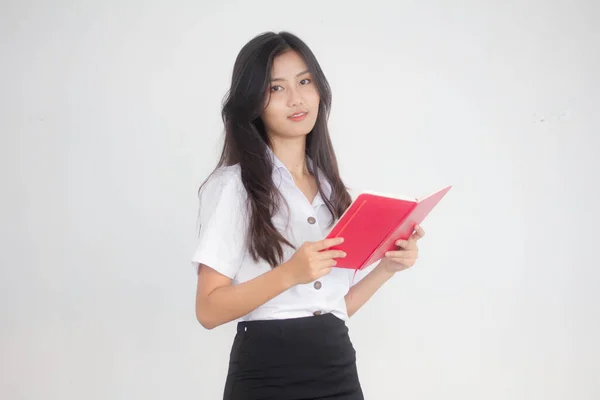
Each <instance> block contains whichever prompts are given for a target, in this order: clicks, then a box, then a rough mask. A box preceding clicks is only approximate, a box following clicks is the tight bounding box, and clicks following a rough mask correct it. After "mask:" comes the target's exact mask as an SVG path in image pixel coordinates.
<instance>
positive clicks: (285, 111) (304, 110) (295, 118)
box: [262, 51, 320, 137]
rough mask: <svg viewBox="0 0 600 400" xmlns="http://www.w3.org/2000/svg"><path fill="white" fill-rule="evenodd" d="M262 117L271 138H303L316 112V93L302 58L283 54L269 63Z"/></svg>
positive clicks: (309, 129)
mask: <svg viewBox="0 0 600 400" xmlns="http://www.w3.org/2000/svg"><path fill="white" fill-rule="evenodd" d="M268 90H269V93H266V108H265V110H264V112H263V114H262V120H263V123H264V124H265V127H266V130H267V133H268V134H269V135H271V136H282V137H294V136H299V135H307V134H308V133H310V131H311V130H312V129H313V127H314V126H315V122H316V120H317V114H318V112H319V101H320V96H319V91H318V89H317V86H316V85H315V83H314V82H313V80H312V75H311V73H310V72H309V71H308V67H307V65H306V63H305V62H304V60H303V59H302V57H300V56H299V55H298V54H297V53H296V52H295V51H287V52H285V53H283V54H280V55H279V56H277V57H275V58H274V59H273V67H272V69H271V82H270V85H269V87H268Z"/></svg>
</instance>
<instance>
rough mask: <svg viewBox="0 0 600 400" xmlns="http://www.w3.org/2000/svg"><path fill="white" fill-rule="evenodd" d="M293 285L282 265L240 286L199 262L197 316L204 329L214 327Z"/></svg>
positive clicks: (250, 309)
mask: <svg viewBox="0 0 600 400" xmlns="http://www.w3.org/2000/svg"><path fill="white" fill-rule="evenodd" d="M292 286H293V283H292V280H291V279H290V277H289V274H287V273H286V268H284V266H283V265H282V266H279V267H277V268H273V269H272V270H270V271H269V272H266V273H264V274H262V275H260V276H258V277H256V278H254V279H252V280H249V281H247V282H244V283H241V284H239V285H232V284H231V279H229V278H228V277H226V276H225V275H222V274H220V273H218V272H216V271H215V270H213V269H212V268H209V267H207V266H206V265H200V271H199V272H198V285H197V291H196V318H197V319H198V321H199V322H200V324H201V325H202V326H203V327H204V328H206V329H213V328H216V327H217V326H219V325H222V324H225V323H227V322H230V321H233V320H235V319H237V318H240V317H242V316H244V315H246V314H248V313H249V312H251V311H253V310H255V309H256V308H258V307H260V306H261V305H263V304H265V303H266V302H267V301H269V300H271V299H272V298H274V297H275V296H277V295H278V294H280V293H282V292H284V291H285V290H287V289H289V288H290V287H292Z"/></svg>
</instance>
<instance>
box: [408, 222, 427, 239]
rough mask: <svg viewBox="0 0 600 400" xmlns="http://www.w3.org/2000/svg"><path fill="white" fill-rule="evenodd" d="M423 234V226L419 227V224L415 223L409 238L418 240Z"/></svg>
mask: <svg viewBox="0 0 600 400" xmlns="http://www.w3.org/2000/svg"><path fill="white" fill-rule="evenodd" d="M423 236H425V230H423V228H421V226H420V225H416V226H415V231H414V232H413V234H412V235H411V239H413V240H419V239H421V238H422V237H423Z"/></svg>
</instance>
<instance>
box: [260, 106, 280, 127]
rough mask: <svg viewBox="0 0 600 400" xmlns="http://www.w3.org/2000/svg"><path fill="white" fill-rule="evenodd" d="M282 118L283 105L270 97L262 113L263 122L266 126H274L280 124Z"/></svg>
mask: <svg viewBox="0 0 600 400" xmlns="http://www.w3.org/2000/svg"><path fill="white" fill-rule="evenodd" d="M282 118H285V107H282V106H281V104H279V102H277V100H276V99H271V101H270V102H269V105H268V106H267V108H266V109H265V111H264V112H263V115H262V120H263V122H264V124H265V125H266V126H267V127H274V126H277V125H279V124H281V120H282Z"/></svg>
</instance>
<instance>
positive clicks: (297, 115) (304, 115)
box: [288, 112, 306, 121]
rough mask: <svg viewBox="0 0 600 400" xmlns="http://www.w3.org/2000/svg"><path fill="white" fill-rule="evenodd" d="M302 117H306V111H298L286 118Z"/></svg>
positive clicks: (295, 119) (296, 119) (298, 118)
mask: <svg viewBox="0 0 600 400" xmlns="http://www.w3.org/2000/svg"><path fill="white" fill-rule="evenodd" d="M304 117H306V113H305V112H299V113H296V114H292V115H290V116H289V117H288V119H291V120H292V121H300V120H302V119H304Z"/></svg>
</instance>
